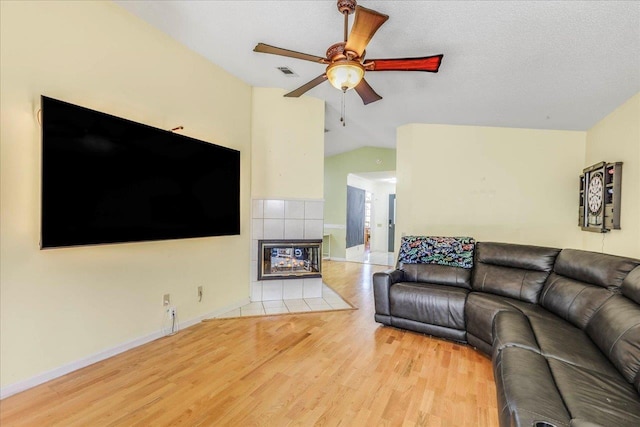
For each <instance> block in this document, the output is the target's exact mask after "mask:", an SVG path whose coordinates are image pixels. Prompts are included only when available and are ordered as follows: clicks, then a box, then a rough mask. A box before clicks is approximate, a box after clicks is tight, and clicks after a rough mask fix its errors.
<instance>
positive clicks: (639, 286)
mask: <svg viewBox="0 0 640 427" xmlns="http://www.w3.org/2000/svg"><path fill="white" fill-rule="evenodd" d="M620 289H621V290H622V295H624V296H625V297H627V298H629V299H630V300H632V301H634V302H635V303H636V304H640V266H639V267H636V268H634V269H633V270H631V273H629V274H627V277H625V278H624V281H623V282H622V286H621V287H620Z"/></svg>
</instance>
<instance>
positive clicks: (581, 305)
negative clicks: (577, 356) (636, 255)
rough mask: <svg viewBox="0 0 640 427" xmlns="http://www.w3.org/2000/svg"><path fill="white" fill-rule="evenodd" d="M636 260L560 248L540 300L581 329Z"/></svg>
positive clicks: (617, 287) (544, 305) (618, 285)
mask: <svg viewBox="0 0 640 427" xmlns="http://www.w3.org/2000/svg"><path fill="white" fill-rule="evenodd" d="M639 263H640V261H638V260H633V259H630V258H624V257H619V256H614V255H607V254H600V253H596V252H587V251H579V250H576V249H563V250H562V252H560V255H558V258H557V260H556V263H555V266H554V268H553V273H552V274H551V275H550V276H549V278H548V279H547V282H546V284H545V286H544V289H543V291H542V293H541V294H540V304H541V305H542V306H543V307H544V308H546V309H547V310H549V311H551V312H552V313H554V314H556V315H558V316H560V317H562V318H563V319H565V320H566V321H568V322H571V323H573V324H574V325H575V326H577V327H579V328H580V329H584V328H585V327H586V326H587V324H588V323H589V321H590V319H591V317H592V316H593V315H594V313H595V312H596V311H598V309H599V308H600V307H601V306H602V304H604V303H605V302H606V301H607V300H608V299H610V298H611V297H612V296H613V295H614V294H615V293H616V292H618V290H619V288H620V286H621V285H622V281H623V279H624V278H625V277H626V276H627V275H628V274H629V272H630V271H631V270H633V269H634V268H635V267H636V266H637V265H638V264H639Z"/></svg>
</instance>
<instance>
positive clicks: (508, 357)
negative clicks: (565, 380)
mask: <svg viewBox="0 0 640 427" xmlns="http://www.w3.org/2000/svg"><path fill="white" fill-rule="evenodd" d="M493 366H494V376H495V379H496V389H497V394H498V411H499V416H500V425H501V426H533V425H534V424H533V422H534V421H547V422H549V423H552V424H554V425H556V426H558V427H560V426H569V422H570V419H571V416H570V415H569V412H567V409H566V408H565V406H564V402H563V399H562V396H561V395H560V393H559V392H558V389H557V388H556V385H555V382H554V378H553V376H552V374H551V371H550V370H549V365H548V364H547V360H546V359H545V358H544V356H542V355H540V354H538V353H535V352H532V351H529V350H526V349H523V348H518V347H507V348H505V349H503V350H502V351H501V352H499V353H498V355H497V357H496V359H494V363H493Z"/></svg>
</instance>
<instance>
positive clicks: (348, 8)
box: [253, 0, 443, 105]
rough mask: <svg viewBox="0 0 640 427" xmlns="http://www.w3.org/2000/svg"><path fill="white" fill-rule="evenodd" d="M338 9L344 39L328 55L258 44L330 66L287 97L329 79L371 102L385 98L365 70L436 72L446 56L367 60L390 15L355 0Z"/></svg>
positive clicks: (262, 49) (340, 4)
mask: <svg viewBox="0 0 640 427" xmlns="http://www.w3.org/2000/svg"><path fill="white" fill-rule="evenodd" d="M337 6H338V10H339V11H340V13H341V14H342V15H343V16H344V41H343V42H339V43H335V44H333V45H331V46H330V47H329V49H327V53H326V55H327V56H326V58H323V57H320V56H315V55H309V54H306V53H301V52H296V51H293V50H288V49H282V48H279V47H275V46H270V45H268V44H264V43H258V45H257V46H256V47H255V48H254V49H253V51H254V52H261V53H270V54H273V55H280V56H287V57H290V58H296V59H303V60H305V61H312V62H317V63H318V64H323V65H327V69H326V70H325V72H324V73H322V74H321V75H319V76H318V77H316V78H315V79H313V80H311V81H310V82H308V83H306V84H304V85H302V86H300V87H299V88H297V89H296V90H294V91H292V92H289V93H287V94H286V95H284V96H287V97H294V98H297V97H299V96H300V95H302V94H304V93H305V92H307V91H308V90H310V89H313V88H314V87H316V86H318V85H319V84H320V83H323V82H324V81H325V80H329V82H330V83H331V85H333V86H334V87H335V88H336V89H339V90H341V91H343V92H346V91H347V90H349V89H352V88H353V89H355V91H356V92H357V93H358V95H360V98H362V102H364V103H365V105H366V104H370V103H372V102H375V101H378V100H380V99H382V97H381V96H380V95H378V94H377V93H376V92H375V91H374V90H373V88H372V87H371V86H369V84H368V83H367V81H366V80H365V79H364V74H365V71H427V72H430V73H437V72H438V69H439V68H440V62H441V61H442V57H443V55H433V56H423V57H419V58H393V59H367V60H365V53H366V52H365V49H366V47H367V44H368V43H369V41H370V40H371V38H372V37H373V35H374V34H375V33H376V31H378V28H380V26H382V24H384V23H385V22H386V21H387V19H389V16H388V15H385V14H382V13H379V12H376V11H375V10H371V9H367V8H365V7H362V6H357V5H356V0H338V4H337ZM354 12H355V19H354V22H353V26H352V28H351V33H349V36H348V37H347V31H348V27H349V15H351V14H352V13H354Z"/></svg>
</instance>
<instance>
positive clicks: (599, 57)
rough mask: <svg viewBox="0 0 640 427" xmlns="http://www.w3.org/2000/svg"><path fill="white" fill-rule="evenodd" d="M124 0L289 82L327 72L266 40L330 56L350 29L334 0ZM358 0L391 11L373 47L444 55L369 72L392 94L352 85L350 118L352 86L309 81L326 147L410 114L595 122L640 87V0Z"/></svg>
mask: <svg viewBox="0 0 640 427" xmlns="http://www.w3.org/2000/svg"><path fill="white" fill-rule="evenodd" d="M116 3H118V4H120V5H121V6H122V7H124V8H125V9H127V10H129V11H130V12H132V13H134V14H135V15H137V16H139V17H140V18H142V19H144V20H145V21H147V22H149V23H151V24H152V25H153V26H155V27H157V28H159V29H160V30H162V31H164V32H165V33H167V34H169V35H170V36H172V37H173V38H175V39H176V40H178V41H180V42H181V43H183V44H184V45H186V46H187V47H189V48H190V49H192V50H194V51H196V52H198V53H200V54H201V55H203V56H204V57H206V58H208V59H209V60H211V62H213V63H215V64H217V65H218V66H220V67H222V68H223V69H225V70H227V71H228V72H230V73H231V74H233V75H235V76H237V77H239V78H240V79H242V80H243V81H245V82H246V83H248V84H250V85H252V86H260V87H280V88H284V89H286V90H288V91H289V90H293V89H295V88H297V87H299V86H301V85H303V84H304V83H306V82H307V81H309V80H311V79H313V78H315V77H316V76H318V75H320V74H322V73H323V72H324V68H323V66H321V65H318V64H315V63H312V62H308V61H301V60H296V59H291V58H284V57H280V56H275V55H266V54H261V53H255V52H253V48H254V46H255V45H256V44H257V43H258V42H263V43H266V44H270V45H274V46H278V47H282V48H286V49H290V50H295V51H299V52H304V53H309V54H313V55H318V56H325V52H326V49H327V48H328V47H329V46H330V45H331V44H333V43H336V42H339V41H341V39H342V25H343V20H342V16H341V15H340V14H339V12H338V11H337V9H336V7H335V4H336V2H335V1H334V0H330V1H329V0H316V1H300V0H296V1H148V0H145V1H124V0H116ZM359 4H360V5H362V6H365V7H368V8H370V9H374V10H377V11H379V12H382V13H385V14H387V15H389V16H390V19H389V20H388V21H387V22H386V23H385V24H384V25H383V26H382V27H381V28H380V30H378V32H377V33H376V35H375V36H374V37H373V39H372V41H371V42H370V44H369V46H368V47H367V56H368V57H369V58H402V57H415V56H426V55H434V54H439V53H443V54H444V59H443V62H442V66H441V67H440V72H439V73H437V74H433V73H421V72H377V73H375V72H369V73H367V75H366V79H367V81H368V82H369V84H370V85H371V86H372V87H373V88H374V89H375V90H376V92H378V94H380V95H381V96H382V97H383V98H384V99H382V100H381V101H378V102H375V103H372V104H369V105H366V106H365V105H363V104H362V101H361V100H360V98H359V97H358V95H357V94H356V93H355V92H353V91H350V92H348V93H347V96H346V112H347V115H346V118H347V126H346V127H344V128H343V127H342V126H341V124H340V122H339V117H340V102H341V93H340V92H339V91H338V90H336V89H334V88H333V87H331V85H330V84H329V83H326V82H325V83H323V84H322V85H320V86H318V87H316V88H314V89H312V90H311V91H309V92H308V93H307V94H308V95H310V96H314V97H317V98H321V99H323V100H325V101H326V125H325V128H326V129H328V130H329V131H328V132H326V133H325V154H326V155H333V154H337V153H341V152H344V151H349V150H352V149H355V148H358V147H362V146H378V147H395V137H396V128H397V127H398V126H401V125H403V124H406V123H439V124H455V125H481V126H502V127H520V128H535V129H565V130H587V129H589V128H590V127H592V126H593V125H594V124H596V123H597V122H598V121H599V120H601V119H602V118H603V117H605V116H606V115H607V114H608V113H610V112H611V111H613V110H614V109H615V108H616V107H617V106H619V105H620V104H622V103H623V102H624V101H626V100H627V99H629V98H630V97H631V96H633V95H634V94H635V93H638V92H639V91H640V2H638V1H621V2H616V1H376V0H369V1H365V0H361V1H360V2H359ZM352 22H353V16H351V19H350V23H352ZM278 66H288V67H289V68H291V69H292V70H294V71H295V72H296V73H297V74H298V77H285V76H284V75H283V74H282V73H281V72H280V71H278V70H277V69H276V67H278ZM292 102H295V100H292Z"/></svg>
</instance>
